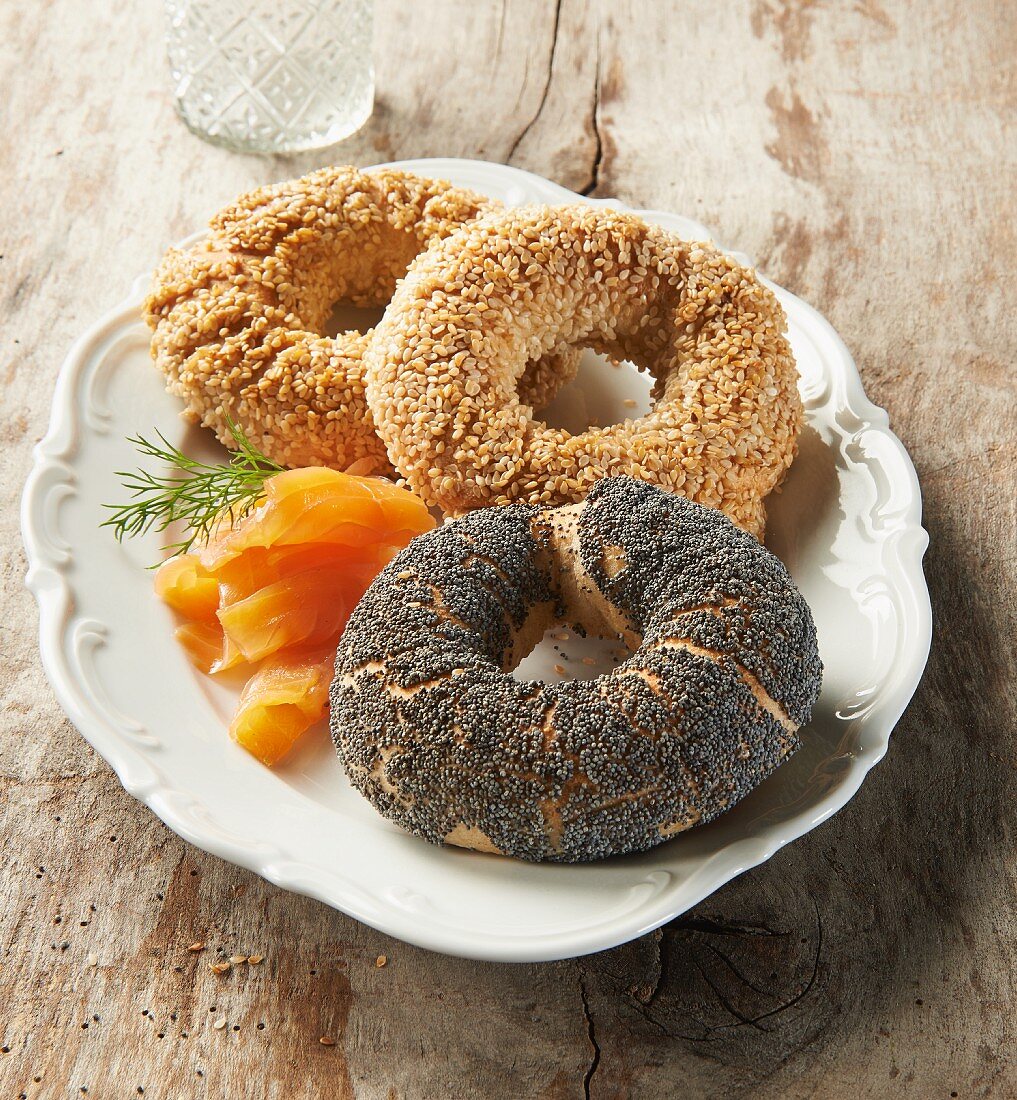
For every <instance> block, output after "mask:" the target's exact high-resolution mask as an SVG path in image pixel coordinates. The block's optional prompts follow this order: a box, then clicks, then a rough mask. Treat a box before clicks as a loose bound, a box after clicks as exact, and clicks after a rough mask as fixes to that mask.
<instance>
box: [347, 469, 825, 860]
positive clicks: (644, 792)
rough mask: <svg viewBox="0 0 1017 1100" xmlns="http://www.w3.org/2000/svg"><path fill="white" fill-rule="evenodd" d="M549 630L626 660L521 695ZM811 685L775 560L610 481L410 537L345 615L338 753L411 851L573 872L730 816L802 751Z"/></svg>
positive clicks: (808, 644) (706, 513) (812, 659)
mask: <svg viewBox="0 0 1017 1100" xmlns="http://www.w3.org/2000/svg"><path fill="white" fill-rule="evenodd" d="M555 622H565V623H570V624H572V625H573V626H574V627H575V628H576V629H577V630H579V631H586V632H588V633H594V632H596V633H609V634H610V633H617V634H618V635H620V636H621V637H622V638H623V639H624V641H625V642H626V644H627V645H628V646H629V647H630V649H631V650H632V651H633V652H632V653H631V656H630V657H629V658H628V659H627V660H626V661H624V663H622V664H621V665H620V666H619V667H618V668H616V669H614V670H613V671H612V672H609V673H607V674H606V675H603V676H600V677H598V678H597V679H594V680H585V681H582V680H576V681H563V682H559V683H541V682H537V681H521V680H516V679H515V678H513V677H512V676H511V675H510V670H511V669H513V668H514V667H515V665H516V664H518V662H519V661H520V660H521V659H522V657H523V656H525V654H526V653H527V652H529V650H530V649H531V648H532V647H533V645H534V644H535V643H536V642H537V641H538V640H539V639H540V637H541V636H542V635H543V633H544V631H545V630H546V629H547V628H548V627H549V626H551V625H553V624H554V623H555ZM821 675H822V666H821V663H820V660H819V655H818V651H817V645H816V630H815V626H814V624H813V620H812V615H811V613H810V611H809V608H808V606H807V605H806V603H805V601H804V599H803V598H802V596H801V594H800V593H799V592H798V590H797V588H796V587H795V585H794V582H793V581H792V580H791V577H790V576H789V574H788V572H787V570H786V569H785V568H784V566H783V565H782V564H781V563H780V561H779V560H778V559H777V558H776V557H774V556H773V555H772V554H771V553H770V552H769V551H767V550H766V549H765V548H764V547H763V546H762V545H761V544H760V543H759V542H758V541H757V540H756V539H755V538H753V537H752V536H751V535H749V534H747V533H746V532H744V531H741V530H739V529H738V528H737V527H736V526H735V525H734V524H733V523H731V521H730V520H728V519H727V518H726V517H725V516H724V515H723V514H722V513H721V512H719V511H715V510H712V509H707V508H703V507H702V506H700V505H698V504H695V503H693V502H692V501H689V500H687V499H684V498H682V497H679V496H676V495H674V494H672V493H669V492H666V491H665V490H662V489H658V488H657V487H655V486H652V485H649V484H647V483H645V482H640V481H636V480H634V479H631V478H609V479H605V480H603V481H600V482H598V483H597V484H596V485H595V486H594V487H593V489H592V490H591V492H590V493H589V495H588V497H587V498H586V500H585V502H584V503H582V504H578V505H568V506H563V507H560V508H557V509H548V508H541V507H539V506H534V505H526V504H518V505H514V506H511V507H504V508H488V509H483V510H480V511H476V512H472V513H469V514H468V515H465V516H463V517H462V518H460V519H457V520H454V521H452V522H450V523H447V524H446V525H445V526H443V527H439V528H437V529H436V530H434V531H431V532H429V533H427V534H424V535H420V536H418V537H417V538H416V539H414V540H413V541H412V542H411V543H410V545H409V546H408V547H407V548H406V549H405V550H403V551H402V552H401V553H400V554H399V555H398V556H397V557H396V558H395V560H394V561H393V562H392V563H390V564H389V565H388V566H387V568H386V569H385V570H384V571H383V572H382V573H381V574H380V575H379V576H378V578H377V579H376V580H375V581H374V583H373V584H372V585H371V587H370V588H369V589H368V591H367V593H366V595H365V596H364V597H363V599H362V600H361V602H360V604H359V605H358V606H357V608H356V609H355V611H354V612H353V614H352V616H351V617H350V620H349V623H348V625H347V627H346V630H345V633H344V634H343V637H342V640H341V642H340V645H339V650H338V654H337V657H336V674H335V679H334V681H333V683H332V689H331V704H332V705H331V728H332V737H333V740H334V742H335V745H336V749H337V751H338V754H339V758H340V760H341V761H342V763H343V765H344V767H345V769H346V772H347V774H348V776H349V778H350V780H351V781H352V783H353V784H354V786H356V788H357V789H358V790H359V791H360V792H361V793H362V794H364V795H365V796H366V797H367V798H368V799H369V800H370V801H371V802H372V803H373V805H374V806H375V807H376V809H378V810H379V812H380V813H382V814H383V815H384V816H385V817H387V818H390V819H391V820H392V821H394V822H396V823H397V824H398V825H400V826H402V827H403V828H405V829H407V830H409V831H410V832H412V833H414V834H416V835H417V836H420V837H423V838H425V839H426V840H429V841H432V842H435V843H446V844H456V845H460V846H463V847H468V848H475V849H479V850H481V851H487V852H497V853H500V854H505V855H511V856H515V857H518V858H520V859H526V860H556V861H560V862H577V861H581V860H590V859H598V858H600V857H603V856H609V855H615V854H619V853H624V852H635V851H641V850H643V849H646V848H650V847H652V846H653V845H655V844H658V843H660V842H661V841H662V840H664V839H666V838H667V837H669V836H672V835H673V834H675V833H677V832H680V831H682V830H683V829H688V828H689V827H691V826H693V825H696V824H699V823H701V822H706V821H709V820H710V819H712V818H715V817H716V816H717V815H718V814H720V813H723V811H724V810H726V809H728V808H729V807H730V806H732V805H733V804H734V803H735V802H737V801H738V799H740V798H741V797H742V796H743V795H745V794H746V793H747V792H748V791H750V790H751V789H752V788H753V787H755V786H756V785H757V784H758V783H759V782H760V781H761V780H763V779H765V778H766V776H768V775H769V774H770V773H771V772H772V771H773V770H774V768H776V767H777V765H778V764H780V763H781V761H783V760H784V759H785V758H786V757H787V756H788V754H789V753H791V752H793V751H794V749H795V748H796V747H797V744H798V737H797V730H798V728H799V727H800V726H802V725H803V724H804V723H806V722H807V721H808V720H809V716H810V713H811V709H812V707H813V705H814V703H815V701H816V699H817V697H818V694H819V687H820V680H821Z"/></svg>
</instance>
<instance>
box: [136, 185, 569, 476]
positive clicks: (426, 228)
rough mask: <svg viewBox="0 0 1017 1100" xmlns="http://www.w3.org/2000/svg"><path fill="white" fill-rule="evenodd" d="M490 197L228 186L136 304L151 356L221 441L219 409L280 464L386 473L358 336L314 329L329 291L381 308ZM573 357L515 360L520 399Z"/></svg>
mask: <svg viewBox="0 0 1017 1100" xmlns="http://www.w3.org/2000/svg"><path fill="white" fill-rule="evenodd" d="M497 206H498V204H497V203H495V202H493V201H492V200H490V199H487V198H484V197H483V196H481V195H477V194H474V193H473V192H471V191H466V190H463V189H462V188H458V187H453V186H452V185H451V184H450V183H447V182H445V181H443V180H431V179H422V178H419V177H417V176H412V175H409V174H408V173H406V172H400V171H396V170H392V169H377V170H374V171H368V172H363V171H360V170H358V169H356V168H349V167H346V168H323V169H321V170H320V171H317V172H313V173H311V174H310V175H308V176H304V177H302V178H301V179H296V180H290V181H287V182H286V183H281V184H276V185H274V186H272V187H264V188H261V189H259V190H256V191H252V192H250V193H248V194H246V195H242V196H241V197H240V198H238V199H237V200H236V201H235V202H234V203H232V204H231V205H230V206H228V207H226V208H225V209H224V210H222V211H220V212H219V213H218V214H217V215H216V216H215V217H214V218H213V219H212V221H211V224H210V229H211V232H210V235H209V237H208V238H207V239H206V240H204V241H202V242H201V243H200V244H198V245H196V246H194V247H192V248H189V249H183V250H178V249H171V250H170V251H169V252H168V253H167V254H166V256H165V258H164V259H163V261H162V264H161V265H160V267H159V269H158V270H157V272H156V274H155V276H154V279H153V283H152V288H151V291H150V293H149V295H148V298H147V300H146V302H145V306H144V310H145V317H146V320H147V321H148V324H149V326H150V328H151V329H152V356H153V359H154V360H155V363H156V365H157V366H158V367H159V368H160V369H161V370H162V371H163V373H164V374H165V375H166V379H167V386H168V388H169V390H170V391H171V392H172V393H174V394H176V395H177V396H179V397H181V398H183V400H184V403H185V412H186V415H188V416H189V417H190V418H191V419H192V420H194V421H196V422H200V423H201V424H203V425H205V426H206V427H210V428H212V429H213V430H214V431H215V432H216V434H217V435H218V437H219V439H220V441H221V442H223V443H225V444H226V445H227V446H232V445H234V441H233V438H232V435H231V433H230V431H229V428H228V423H227V417H229V418H231V419H232V420H233V421H234V422H235V423H237V424H239V425H240V427H241V428H242V429H243V430H244V431H245V433H246V434H247V436H248V437H249V438H250V440H251V442H252V443H254V445H255V446H256V447H258V448H259V449H260V450H261V451H262V452H263V453H264V454H266V455H268V456H269V457H270V458H272V459H274V460H276V461H277V462H279V463H281V464H282V465H284V466H308V465H326V466H333V467H336V468H339V469H348V468H350V467H351V466H352V467H354V468H355V469H356V470H357V471H358V472H361V473H373V472H379V473H389V472H391V467H390V465H389V462H388V458H387V456H386V453H385V447H384V445H383V444H382V442H381V440H380V439H379V438H378V436H377V434H376V432H375V429H374V423H373V420H372V418H371V414H370V410H369V409H368V406H367V401H366V397H365V393H364V379H363V356H364V351H365V349H366V347H367V345H368V342H369V339H370V333H366V334H365V333H360V332H346V333H342V334H340V335H338V336H336V337H329V336H326V335H324V328H325V325H326V323H327V321H328V319H329V317H330V314H331V312H332V308H333V306H334V304H335V303H336V302H337V301H339V300H348V301H350V302H352V303H353V304H355V305H358V306H371V307H377V306H383V305H385V304H386V303H387V301H388V299H389V297H390V296H391V294H392V291H393V290H394V289H395V285H396V282H397V280H398V279H399V278H400V277H401V276H402V275H403V273H404V272H405V271H406V268H407V267H408V266H409V264H410V262H411V261H412V260H413V259H414V258H415V257H416V256H417V254H418V253H419V252H421V251H422V250H424V249H426V248H427V246H428V244H429V243H430V242H431V241H433V240H435V239H437V238H440V237H443V236H445V235H447V234H448V233H450V232H451V231H452V230H454V229H456V228H458V227H459V226H461V225H462V224H463V223H465V222H467V221H469V220H471V219H472V218H475V217H476V216H477V215H478V214H480V213H483V212H485V211H488V212H489V211H490V210H492V209H494V208H495V207H497ZM578 358H579V353H578V351H575V350H568V351H563V352H561V353H560V354H559V353H552V354H550V355H548V356H546V357H544V358H543V359H540V360H538V361H535V362H534V363H532V364H529V365H528V367H527V370H526V377H525V380H524V383H523V385H522V392H523V394H524V400H526V401H529V402H530V403H531V404H532V405H533V406H534V407H536V408H541V407H543V405H544V404H546V403H547V401H549V400H550V398H551V397H553V396H554V394H555V392H557V390H558V389H559V388H560V387H561V386H562V385H563V384H564V383H565V382H567V381H568V380H569V379H570V378H571V377H572V376H573V375H574V374H575V371H576V367H577V365H578Z"/></svg>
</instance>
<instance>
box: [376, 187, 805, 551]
mask: <svg viewBox="0 0 1017 1100" xmlns="http://www.w3.org/2000/svg"><path fill="white" fill-rule="evenodd" d="M784 326H785V319H784V314H783V310H782V309H781V307H780V304H779V303H778V301H777V299H776V298H775V296H774V295H773V293H772V292H771V291H770V290H769V289H768V288H767V287H766V286H764V285H763V283H762V282H761V281H760V280H759V278H758V277H757V276H756V274H755V273H754V272H753V271H751V270H749V269H748V268H746V267H744V266H743V265H742V264H740V263H738V262H737V261H736V260H734V259H733V258H731V257H729V256H727V255H725V254H724V253H723V252H721V251H719V250H718V249H716V248H714V247H712V246H710V245H707V244H696V243H689V242H686V241H683V240H681V239H679V238H678V237H676V236H675V235H674V234H673V233H669V232H667V231H666V230H664V229H661V228H659V227H657V226H652V225H649V224H647V223H646V222H644V221H642V220H641V219H640V218H638V217H635V216H633V215H630V214H624V213H620V212H618V211H613V210H607V209H594V208H591V207H587V206H563V207H529V208H520V209H516V210H510V211H504V212H498V213H495V214H491V215H488V216H485V217H483V218H481V219H479V220H477V221H474V222H472V223H470V224H469V225H466V226H464V227H462V228H461V229H459V230H457V231H456V232H455V233H453V234H451V235H449V236H448V237H447V238H446V239H444V240H443V241H440V242H437V243H436V244H435V246H434V247H433V248H431V249H430V250H428V252H426V253H425V254H423V255H422V256H421V257H420V258H419V259H418V260H417V261H416V262H415V263H414V265H413V266H412V268H411V270H410V272H409V274H408V275H407V277H406V278H405V279H404V280H403V281H402V283H401V284H400V286H399V288H398V290H397V291H396V294H395V296H394V298H393V300H392V302H391V304H390V305H389V307H388V309H387V310H386V313H385V317H384V319H383V320H382V322H381V324H380V325H379V326H378V328H377V329H376V330H375V339H374V340H373V342H372V344H371V347H370V348H369V349H368V351H367V357H366V367H367V369H366V384H367V398H368V402H369V404H370V406H371V411H372V413H373V415H374V420H375V424H376V425H377V429H378V432H379V434H380V435H381V437H382V439H383V440H384V441H385V444H386V447H387V448H388V454H389V457H390V458H391V460H392V462H393V464H394V465H395V467H396V469H397V470H398V471H399V473H400V474H402V475H403V477H405V478H406V480H407V482H408V483H409V484H410V486H411V487H412V488H414V489H415V490H416V491H417V492H418V493H420V494H421V495H422V496H423V497H424V498H425V499H426V500H427V501H428V502H429V503H432V504H437V505H439V506H440V507H442V508H443V509H444V510H445V511H447V512H451V513H461V512H464V511H467V510H469V509H471V508H477V507H481V506H483V505H487V504H508V503H511V502H514V501H526V502H529V503H533V504H565V503H569V502H573V501H578V500H581V499H582V498H583V496H584V495H585V494H586V493H587V492H588V491H589V489H590V487H591V486H592V485H593V484H594V483H595V482H596V481H597V480H598V479H599V478H602V477H605V476H608V475H615V474H626V475H629V476H632V477H635V478H639V479H641V480H644V481H650V482H654V483H656V484H658V485H660V486H662V487H664V488H668V489H671V490H673V491H675V492H678V493H681V494H683V495H685V496H688V497H690V498H692V499H694V500H696V501H699V502H700V503H703V504H706V505H710V506H713V507H717V508H720V509H722V510H723V511H724V512H726V513H727V515H728V516H730V517H731V519H733V520H734V521H735V523H737V524H739V525H740V526H741V527H743V528H745V529H746V530H748V531H751V532H752V533H754V534H756V535H761V533H762V530H763V526H764V522H765V512H764V505H763V501H764V499H765V497H766V495H767V494H768V493H769V492H771V491H772V490H773V489H774V488H775V487H776V486H777V485H778V484H779V483H780V481H781V480H782V479H783V477H784V474H785V472H786V471H787V468H788V466H789V465H790V464H791V461H792V459H793V457H794V454H795V448H796V440H797V436H798V433H799V430H800V428H801V423H802V406H801V401H800V399H799V395H798V389H797V371H796V369H795V363H794V358H793V356H792V354H791V349H790V346H789V345H788V341H787V339H786V337H785V335H784ZM562 344H568V345H583V346H588V347H592V348H594V349H595V350H597V351H600V352H602V353H604V354H606V355H608V356H611V357H612V358H619V359H629V360H631V361H632V362H633V363H635V364H636V366H637V367H640V368H642V369H644V370H646V371H648V372H649V373H650V374H651V375H652V376H653V378H654V383H655V384H654V391H653V395H654V399H655V403H654V406H653V408H651V410H650V411H649V412H648V413H647V414H646V415H645V416H643V417H640V418H637V419H630V420H625V421H624V422H622V423H620V424H614V425H611V426H609V427H605V428H599V427H591V428H589V429H588V430H587V431H584V432H582V433H579V434H577V435H571V434H570V433H568V432H567V431H565V430H563V429H560V428H551V427H549V426H548V425H546V424H543V423H541V422H540V421H539V420H537V419H535V418H534V417H533V415H532V410H531V409H530V408H529V407H527V405H526V404H525V403H524V402H522V401H521V400H520V399H519V397H518V392H517V383H518V381H519V379H520V378H521V377H522V375H523V371H524V368H525V365H526V363H527V362H528V361H529V360H531V359H533V358H534V357H536V356H539V355H542V354H545V353H547V352H548V351H550V350H551V349H553V348H555V347H557V346H560V345H562Z"/></svg>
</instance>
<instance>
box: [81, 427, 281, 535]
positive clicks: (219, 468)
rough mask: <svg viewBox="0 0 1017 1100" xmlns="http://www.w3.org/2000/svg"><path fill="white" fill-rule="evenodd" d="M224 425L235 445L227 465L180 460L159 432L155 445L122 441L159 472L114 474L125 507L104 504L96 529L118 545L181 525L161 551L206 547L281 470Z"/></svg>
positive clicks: (181, 455) (251, 504) (248, 507)
mask: <svg viewBox="0 0 1017 1100" xmlns="http://www.w3.org/2000/svg"><path fill="white" fill-rule="evenodd" d="M226 425H227V427H228V428H229V431H230V435H232V436H233V439H234V441H235V443H236V445H237V447H236V450H235V451H233V452H232V453H231V454H230V457H229V462H224V463H218V464H211V463H207V462H199V461H198V460H197V459H193V458H190V457H189V456H188V455H185V454H184V453H183V451H181V450H180V448H179V447H176V446H174V445H173V444H172V443H170V442H169V440H167V439H166V437H165V436H164V435H163V434H162V432H156V436H157V438H158V442H154V443H153V442H152V441H151V440H148V439H146V438H145V437H144V436H141V435H138V436H134V437H132V438H130V439H128V442H129V443H133V444H134V446H135V447H136V448H137V450H138V451H139V453H140V454H141V455H143V456H144V457H145V458H150V459H154V460H155V461H157V462H159V463H161V464H162V465H163V466H164V467H167V468H165V469H161V470H157V471H156V472H151V471H149V470H146V469H143V468H142V469H137V470H118V471H117V477H119V478H121V479H122V483H123V486H124V488H125V489H126V490H127V492H128V493H130V496H131V499H130V502H129V503H127V504H105V505H103V507H104V508H108V509H109V510H110V515H109V517H108V518H107V519H105V520H103V522H102V524H100V526H102V527H111V528H112V529H113V536H114V538H116V540H117V541H118V542H122V541H123V540H124V539H125V538H132V537H133V536H135V535H143V534H145V533H146V532H147V531H151V530H155V531H159V532H162V531H165V530H166V529H167V528H168V527H169V526H170V525H171V524H174V523H182V524H183V525H184V529H185V531H186V535H185V537H184V538H182V539H181V540H180V541H179V542H173V543H170V544H168V545H167V546H164V547H163V549H164V550H169V551H172V552H173V553H174V554H183V553H186V552H187V551H188V550H190V549H191V547H192V546H193V545H194V544H195V543H196V542H197V543H202V542H207V541H208V539H209V538H210V537H211V536H212V535H213V534H214V533H215V530H216V528H217V527H218V526H219V525H220V524H221V523H223V522H224V521H226V522H229V523H233V522H235V521H236V520H238V519H240V518H241V517H242V516H244V515H246V513H247V512H249V511H250V510H251V508H253V507H254V504H255V502H256V501H257V499H258V497H259V496H261V492H262V489H263V487H264V484H265V481H266V480H267V479H268V478H270V477H272V476H273V475H274V474H277V473H280V472H281V471H282V469H283V467H282V466H280V465H278V464H277V463H275V462H273V461H272V460H271V459H269V458H266V457H265V456H264V455H263V454H262V453H261V452H260V451H259V450H258V449H257V448H256V447H255V446H254V444H253V443H251V441H250V440H249V439H248V438H247V435H246V434H245V433H244V431H243V429H242V428H241V427H240V425H239V424H237V423H235V422H234V421H233V420H231V419H230V418H229V417H228V416H227V417H226Z"/></svg>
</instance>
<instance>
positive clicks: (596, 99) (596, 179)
mask: <svg viewBox="0 0 1017 1100" xmlns="http://www.w3.org/2000/svg"><path fill="white" fill-rule="evenodd" d="M590 122H591V124H592V126H593V138H594V141H595V145H594V148H593V165H592V167H591V168H590V182H589V183H587V185H586V186H585V187H583V188H582V189H581V190H580V192H579V193H580V195H592V194H593V193H594V192H595V191H596V190H597V187H598V186H599V185H600V166H601V162H602V161H603V159H604V139H603V136H602V135H601V132H600V35H599V34H598V35H597V68H596V75H595V76H594V78H593V109H592V110H591V112H590Z"/></svg>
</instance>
